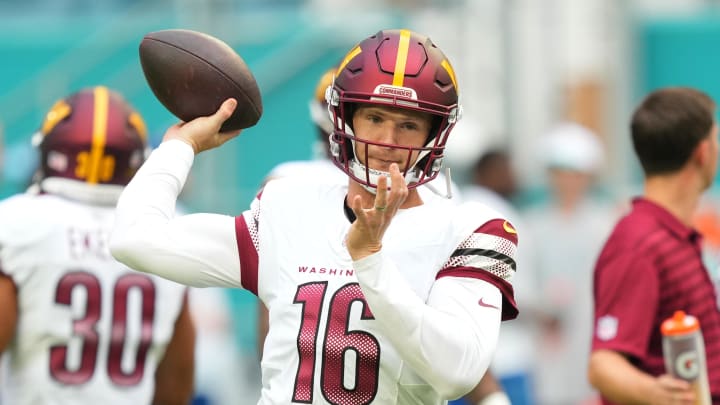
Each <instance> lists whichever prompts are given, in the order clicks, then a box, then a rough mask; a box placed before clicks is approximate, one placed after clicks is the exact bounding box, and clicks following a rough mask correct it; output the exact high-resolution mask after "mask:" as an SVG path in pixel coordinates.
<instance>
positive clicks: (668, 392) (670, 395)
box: [650, 374, 695, 405]
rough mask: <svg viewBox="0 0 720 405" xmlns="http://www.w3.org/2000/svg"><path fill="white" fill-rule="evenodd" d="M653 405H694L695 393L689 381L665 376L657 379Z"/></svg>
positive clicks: (652, 400)
mask: <svg viewBox="0 0 720 405" xmlns="http://www.w3.org/2000/svg"><path fill="white" fill-rule="evenodd" d="M650 403H651V404H652V405H694V404H695V391H693V389H692V386H691V385H690V383H688V382H687V381H683V380H680V379H677V378H673V377H672V376H670V375H668V374H663V375H661V376H659V377H657V378H656V379H655V386H654V387H653V395H652V399H651V402H650Z"/></svg>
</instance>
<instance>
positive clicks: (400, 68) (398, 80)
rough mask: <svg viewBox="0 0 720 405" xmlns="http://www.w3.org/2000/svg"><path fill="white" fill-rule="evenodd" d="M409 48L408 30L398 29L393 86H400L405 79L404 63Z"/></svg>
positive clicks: (405, 62)
mask: <svg viewBox="0 0 720 405" xmlns="http://www.w3.org/2000/svg"><path fill="white" fill-rule="evenodd" d="M409 50H410V30H400V40H399V42H398V52H397V56H396V57H395V73H394V74H393V83H392V84H393V86H402V85H403V82H404V81H405V65H406V64H407V57H408V51H409Z"/></svg>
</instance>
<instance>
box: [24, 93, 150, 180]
mask: <svg viewBox="0 0 720 405" xmlns="http://www.w3.org/2000/svg"><path fill="white" fill-rule="evenodd" d="M35 143H36V146H38V148H39V149H40V174H39V176H40V178H41V179H45V178H50V177H60V178H66V179H72V180H80V181H83V182H85V183H88V184H115V185H125V184H127V183H128V182H129V181H130V179H131V178H132V176H133V175H134V174H135V172H136V171H137V169H138V168H140V165H141V164H142V163H143V161H144V158H145V152H146V149H147V129H146V127H145V123H144V121H143V119H142V117H141V116H140V114H139V113H137V112H136V111H135V110H134V109H133V108H132V107H131V106H130V105H129V104H128V103H127V102H126V101H125V99H124V98H123V97H122V96H121V95H120V94H119V93H117V92H115V91H112V90H110V89H108V88H107V87H103V86H98V87H94V88H89V89H84V90H81V91H79V92H77V93H74V94H71V95H70V96H68V97H66V98H64V99H62V100H59V101H57V102H56V103H55V104H54V105H53V106H52V108H50V111H49V112H48V113H47V115H46V116H45V120H44V121H43V124H42V126H41V127H40V130H39V133H38V135H37V138H36V141H35Z"/></svg>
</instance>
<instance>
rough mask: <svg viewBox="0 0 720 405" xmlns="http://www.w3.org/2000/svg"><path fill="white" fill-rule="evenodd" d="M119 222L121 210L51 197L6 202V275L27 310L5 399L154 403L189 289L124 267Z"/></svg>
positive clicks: (23, 403)
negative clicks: (113, 245) (113, 251)
mask: <svg viewBox="0 0 720 405" xmlns="http://www.w3.org/2000/svg"><path fill="white" fill-rule="evenodd" d="M113 221H114V207H97V206H90V205H86V204H81V203H78V202H74V201H70V200H67V199H63V198H60V197H56V196H52V195H30V194H25V195H19V196H15V197H12V198H9V199H7V200H5V201H3V202H2V203H0V271H2V272H3V273H4V274H6V275H8V276H9V277H11V278H12V280H13V281H14V283H15V285H16V287H17V293H18V305H19V317H18V324H17V331H16V335H15V338H14V340H13V341H12V342H11V343H10V346H9V347H8V348H7V350H6V351H5V353H4V354H3V357H4V358H3V360H4V361H3V366H4V367H3V370H2V373H0V375H2V378H3V382H2V388H0V393H1V395H2V400H0V402H1V403H3V404H12V405H29V404H59V405H60V404H68V405H70V404H78V403H88V404H102V405H113V404H149V403H150V402H151V400H152V395H153V392H154V376H155V369H156V367H157V364H158V362H159V360H160V359H161V358H162V356H163V354H164V352H165V347H166V346H167V343H168V342H169V340H170V339H171V337H172V334H173V329H174V325H175V321H176V319H177V316H178V314H179V312H180V309H181V306H182V301H183V296H184V294H185V291H186V288H185V287H184V286H181V285H179V284H176V283H172V282H169V281H166V280H163V279H160V278H158V277H156V276H151V275H147V274H144V273H138V272H135V271H132V270H130V269H128V268H127V267H125V266H124V265H122V264H120V263H119V262H117V261H115V260H114V259H113V258H112V256H110V253H109V251H108V247H107V238H108V235H109V233H110V230H111V227H112V225H113ZM0 310H2V309H0Z"/></svg>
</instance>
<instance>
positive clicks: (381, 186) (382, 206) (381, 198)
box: [375, 176, 388, 211]
mask: <svg viewBox="0 0 720 405" xmlns="http://www.w3.org/2000/svg"><path fill="white" fill-rule="evenodd" d="M387 193H388V190H387V176H380V178H379V179H378V184H377V192H376V193H375V210H376V211H385V210H386V209H387V207H388V197H387Z"/></svg>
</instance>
